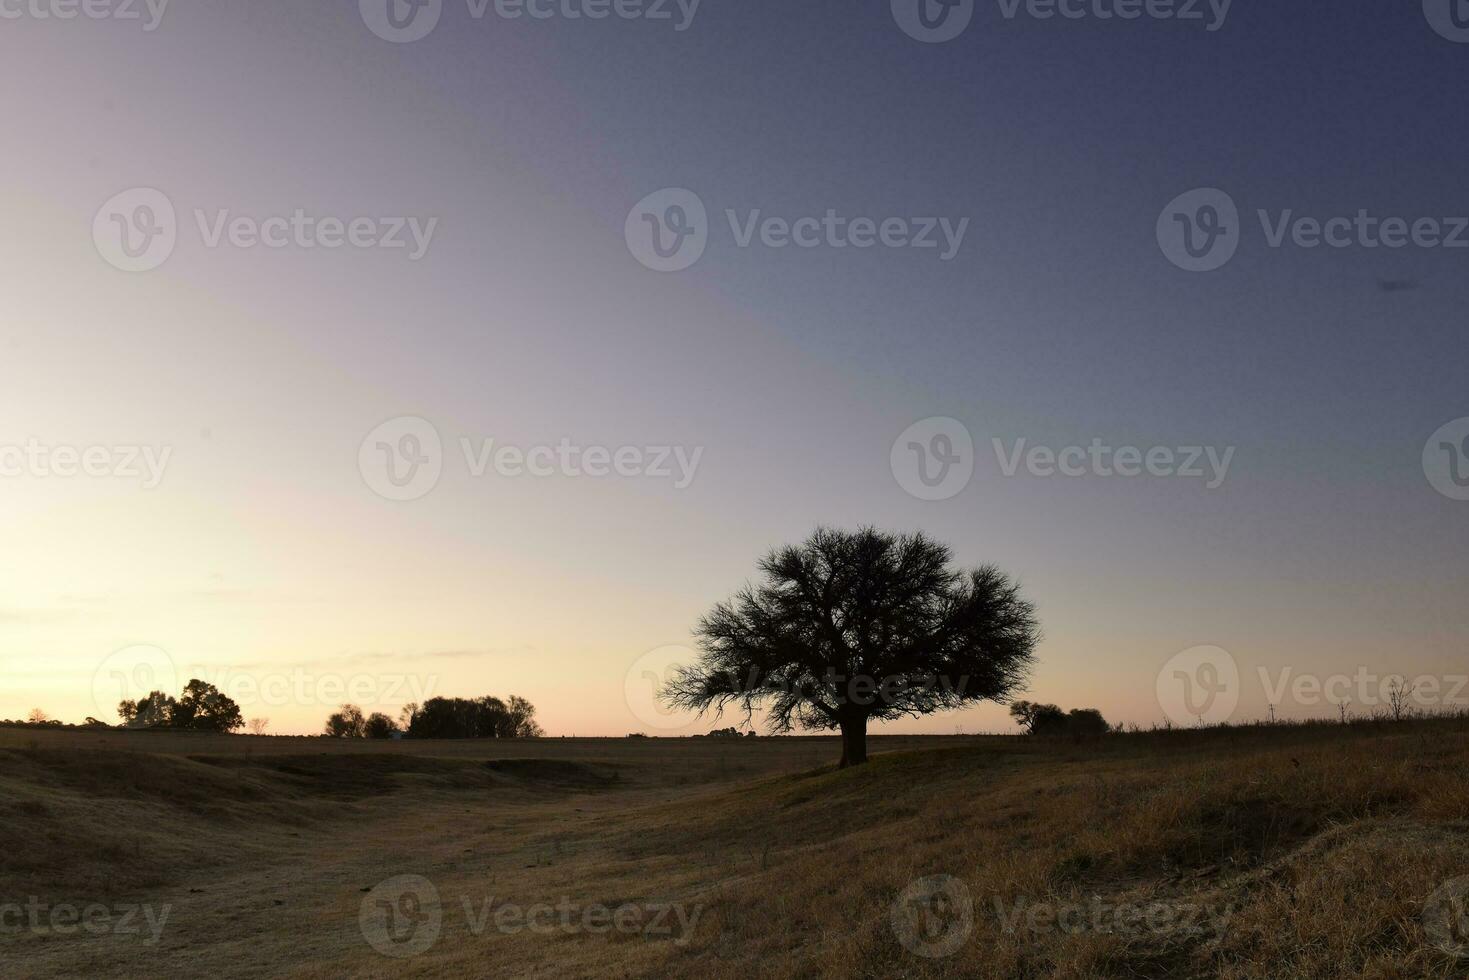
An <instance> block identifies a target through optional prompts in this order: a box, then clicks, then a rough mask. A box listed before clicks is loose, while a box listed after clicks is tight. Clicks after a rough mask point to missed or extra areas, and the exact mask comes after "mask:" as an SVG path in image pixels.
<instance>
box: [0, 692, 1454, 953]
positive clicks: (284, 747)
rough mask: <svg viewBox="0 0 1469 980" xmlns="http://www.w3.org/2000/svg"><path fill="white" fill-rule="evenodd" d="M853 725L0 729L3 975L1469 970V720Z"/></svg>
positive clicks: (0, 864) (0, 859) (0, 884)
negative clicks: (847, 762) (587, 731)
mask: <svg viewBox="0 0 1469 980" xmlns="http://www.w3.org/2000/svg"><path fill="white" fill-rule="evenodd" d="M873 749H874V751H875V752H876V753H878V754H877V755H876V756H875V759H874V761H873V762H872V763H871V764H869V765H867V766H862V767H856V768H854V769H849V770H844V771H839V770H836V769H834V768H833V767H832V765H831V763H832V762H833V761H834V759H835V756H836V754H837V746H836V742H835V740H833V739H819V738H782V739H764V738H762V739H748V740H738V741H737V740H721V739H679V740H673V739H668V740H662V739H647V740H595V739H580V740H577V739H543V740H535V741H524V742H493V741H492V742H457V743H455V742H412V741H403V742H392V743H378V744H369V743H363V742H337V741H327V740H321V739H289V738H269V737H266V738H250V737H208V736H185V735H167V734H157V733H146V732H144V733H122V732H105V733H90V732H84V731H35V730H31V729H0V826H3V827H4V828H5V842H4V843H5V846H4V848H3V850H0V975H3V976H5V977H76V976H87V977H129V976H206V975H207V976H211V977H217V978H226V977H252V976H264V975H282V976H291V977H299V978H328V977H332V978H335V977H345V976H354V977H388V976H422V977H454V978H462V977H501V976H532V977H606V976H613V977H647V976H690V977H710V978H740V980H745V978H749V977H752V976H761V977H930V976H932V977H938V976H972V977H1007V978H1008V977H1014V978H1021V977H1071V978H1084V977H1119V978H1121V977H1129V978H1137V977H1146V978H1170V977H1224V978H1230V980H1244V978H1260V980H1265V978H1307V977H1323V978H1324V977H1377V978H1403V980H1407V978H1415V980H1416V978H1424V977H1463V976H1469V969H1466V968H1469V958H1459V957H1456V956H1455V955H1453V953H1455V952H1464V953H1469V945H1463V946H1459V945H1456V944H1458V943H1469V936H1466V935H1465V933H1464V932H1462V931H1461V929H1462V926H1463V925H1464V924H1466V921H1465V919H1464V916H1463V912H1464V905H1463V898H1462V897H1457V898H1456V896H1458V894H1459V893H1458V892H1457V890H1456V889H1455V888H1453V887H1451V888H1449V889H1448V890H1447V891H1445V890H1444V889H1443V886H1444V885H1445V883H1448V882H1451V881H1453V880H1454V879H1456V878H1458V877H1460V876H1462V875H1465V874H1469V778H1466V774H1469V724H1466V723H1465V722H1464V721H1462V720H1456V721H1447V720H1446V721H1419V722H1407V723H1402V724H1398V725H1393V724H1361V725H1353V726H1347V727H1341V726H1318V727H1304V728H1287V727H1273V728H1266V727H1262V728H1245V729H1231V730H1211V731H1198V732H1160V733H1154V734H1133V735H1116V736H1108V737H1106V738H1103V739H1100V740H1095V741H1091V742H1084V743H1073V742H1070V741H1052V740H1043V739H1026V738H1019V737H1016V738H1002V737H991V738H983V737H969V738H963V737H957V738H940V737H934V738H917V737H914V738H897V737H876V738H874V739H873ZM403 876H411V877H407V878H405V877H403ZM934 876H949V877H943V878H935V877H934ZM915 882H916V883H918V884H916V885H915ZM935 889H936V890H937V897H932V896H930V898H929V899H925V898H924V896H925V895H928V894H929V893H931V892H934V890H935ZM89 906H90V907H92V911H91V912H90V913H88V912H87V911H86V910H87V909H88V907H89ZM7 908H8V909H9V912H8V913H7ZM69 908H70V909H75V910H76V914H77V915H81V916H87V915H90V918H83V919H82V924H77V922H76V921H75V919H74V917H73V916H72V913H71V912H68V911H66V910H67V909H69ZM58 909H60V910H62V911H61V913H60V917H59V918H57V916H56V915H55V914H53V913H54V912H55V910H58ZM129 910H133V911H132V912H131V913H130V912H129ZM17 922H21V923H23V924H22V926H21V927H20V928H13V927H14V926H15V925H16V923H17ZM88 925H90V927H88ZM155 936H156V938H155Z"/></svg>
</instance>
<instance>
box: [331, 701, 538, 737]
mask: <svg viewBox="0 0 1469 980" xmlns="http://www.w3.org/2000/svg"><path fill="white" fill-rule="evenodd" d="M535 714H536V709H535V706H534V705H532V704H531V703H530V702H529V701H527V700H526V699H525V698H522V697H516V696H515V695H513V694H512V695H511V696H510V697H509V698H508V699H507V700H504V701H502V700H500V699H499V698H497V697H482V698H430V699H429V700H427V701H425V702H424V703H423V704H422V705H418V704H409V705H405V706H404V708H403V711H402V712H401V714H400V715H399V717H398V719H397V720H394V719H392V718H389V717H388V716H387V715H385V714H381V713H378V712H375V713H373V714H370V715H364V714H363V712H362V709H361V708H359V707H357V706H356V705H354V704H344V705H342V707H341V709H340V710H338V711H335V712H333V713H332V714H331V715H330V716H329V717H328V718H327V720H326V726H325V728H324V733H325V734H326V735H329V736H331V737H333V738H393V737H395V736H399V735H406V736H407V737H408V738H540V737H541V736H542V735H544V734H545V732H543V731H542V730H541V726H540V725H538V724H537V723H536V720H535Z"/></svg>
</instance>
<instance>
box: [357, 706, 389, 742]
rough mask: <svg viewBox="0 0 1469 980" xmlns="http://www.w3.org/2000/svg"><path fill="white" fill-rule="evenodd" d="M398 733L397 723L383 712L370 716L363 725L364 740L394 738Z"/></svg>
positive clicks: (376, 712) (375, 712)
mask: <svg viewBox="0 0 1469 980" xmlns="http://www.w3.org/2000/svg"><path fill="white" fill-rule="evenodd" d="M397 731H398V725H397V723H396V722H394V721H393V719H391V718H389V717H388V716H387V715H385V714H383V713H382V712H381V711H374V712H373V713H372V714H370V715H368V716H367V721H366V722H364V723H363V725H362V737H363V738H392V737H393V736H394V735H395V734H396V733H397Z"/></svg>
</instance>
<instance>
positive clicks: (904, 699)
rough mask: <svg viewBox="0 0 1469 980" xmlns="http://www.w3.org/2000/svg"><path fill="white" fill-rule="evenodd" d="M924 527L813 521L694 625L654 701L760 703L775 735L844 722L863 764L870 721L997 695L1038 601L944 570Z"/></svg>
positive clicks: (1009, 688)
mask: <svg viewBox="0 0 1469 980" xmlns="http://www.w3.org/2000/svg"><path fill="white" fill-rule="evenodd" d="M951 559H952V554H951V552H950V550H949V549H948V547H946V546H945V545H942V544H939V543H938V542H936V541H933V540H932V539H930V538H928V537H926V536H924V535H923V534H921V533H919V534H904V535H894V534H887V533H884V532H882V531H878V530H875V529H873V528H863V529H861V530H859V531H855V532H848V531H837V530H830V529H826V528H822V529H819V530H817V531H816V533H814V534H813V535H811V537H810V538H809V539H807V540H806V542H805V543H804V544H801V545H799V546H787V547H785V548H779V549H777V550H775V551H772V552H771V553H770V554H769V555H767V556H766V557H765V558H764V559H763V560H762V561H761V562H760V566H759V567H760V571H761V572H762V573H763V575H764V578H765V581H764V583H763V584H762V585H760V586H759V587H758V588H757V587H754V586H751V585H746V586H745V587H744V588H743V589H741V590H740V591H739V592H738V593H737V594H736V595H735V596H734V597H733V598H732V599H730V600H729V601H727V602H721V603H719V604H718V605H716V606H715V607H714V609H713V611H711V612H710V613H709V614H708V615H706V616H705V617H704V618H703V619H702V620H701V621H700V622H699V625H698V627H697V629H696V630H695V635H696V636H697V637H698V639H699V646H700V649H701V650H702V656H701V657H700V658H699V660H698V662H696V663H694V664H690V665H687V666H684V667H681V668H679V670H678V671H677V672H676V673H675V675H674V677H673V679H672V680H670V681H669V683H668V684H667V685H666V686H665V687H664V688H663V691H662V692H661V696H662V698H663V700H664V702H665V703H667V704H668V705H670V706H671V707H673V708H684V709H693V710H697V711H699V712H700V713H701V714H702V713H703V712H705V711H707V710H709V709H710V708H714V709H715V711H716V713H722V712H723V710H724V709H725V708H726V707H727V706H729V705H737V706H739V707H741V708H743V709H744V711H745V718H746V720H747V721H748V720H749V718H750V716H751V715H752V714H753V712H754V710H755V708H756V707H757V706H761V705H765V704H766V703H767V702H768V705H769V707H768V716H767V718H768V724H769V726H770V728H771V730H772V731H775V732H788V731H790V730H791V729H792V728H793V727H795V726H796V725H799V726H800V727H802V728H806V729H826V730H831V729H840V730H841V733H842V761H841V764H842V766H843V767H846V766H852V765H857V764H859V763H863V762H866V761H867V723H868V721H869V720H871V719H874V718H876V719H879V720H885V719H890V718H898V717H902V716H912V717H918V716H920V715H926V714H930V713H932V712H935V711H944V710H948V709H951V708H957V707H960V706H962V705H964V704H966V703H968V702H973V701H981V700H992V701H998V702H1002V703H1003V702H1005V701H1007V700H1009V697H1010V695H1011V694H1012V693H1013V692H1015V691H1016V690H1018V689H1019V688H1020V687H1021V686H1022V685H1023V683H1024V681H1025V678H1026V673H1027V671H1028V669H1029V667H1030V665H1031V662H1032V651H1033V650H1034V649H1035V646H1036V644H1037V643H1038V642H1039V640H1040V628H1039V626H1038V624H1037V622H1036V618H1035V609H1034V607H1033V606H1032V605H1031V604H1030V603H1029V602H1027V601H1026V600H1025V599H1023V598H1021V596H1020V588H1019V586H1018V585H1017V584H1016V583H1015V582H1013V581H1012V580H1011V579H1010V578H1009V577H1007V576H1006V575H1005V574H1004V573H1003V572H1001V571H1000V570H999V569H998V568H995V567H994V566H992V565H986V566H983V567H980V568H976V569H972V570H969V571H963V570H960V569H956V568H952V567H950V562H951Z"/></svg>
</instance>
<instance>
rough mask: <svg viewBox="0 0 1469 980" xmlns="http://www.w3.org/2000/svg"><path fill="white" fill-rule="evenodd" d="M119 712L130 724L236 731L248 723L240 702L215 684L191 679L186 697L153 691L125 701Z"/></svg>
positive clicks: (196, 729)
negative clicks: (176, 696) (136, 698)
mask: <svg viewBox="0 0 1469 980" xmlns="http://www.w3.org/2000/svg"><path fill="white" fill-rule="evenodd" d="M117 713H118V715H119V717H121V718H122V720H123V723H124V724H125V725H127V726H128V727H129V728H187V729H193V730H194V731H201V732H233V731H235V730H236V729H239V728H243V727H245V719H244V717H243V716H242V715H241V714H240V706H239V705H238V704H236V703H235V701H234V699H232V698H230V697H228V696H227V695H225V694H222V693H221V692H220V691H219V689H218V688H216V687H215V686H214V685H213V684H208V683H205V682H204V681H201V680H191V681H189V683H188V684H187V685H186V686H185V687H184V693H183V697H181V698H178V699H175V698H173V697H170V696H169V695H167V694H165V693H163V692H162V691H154V692H153V693H152V694H149V695H148V696H147V697H145V698H143V699H141V700H138V701H123V702H121V703H120V704H118V706H117Z"/></svg>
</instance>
